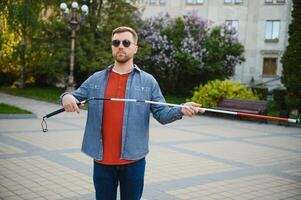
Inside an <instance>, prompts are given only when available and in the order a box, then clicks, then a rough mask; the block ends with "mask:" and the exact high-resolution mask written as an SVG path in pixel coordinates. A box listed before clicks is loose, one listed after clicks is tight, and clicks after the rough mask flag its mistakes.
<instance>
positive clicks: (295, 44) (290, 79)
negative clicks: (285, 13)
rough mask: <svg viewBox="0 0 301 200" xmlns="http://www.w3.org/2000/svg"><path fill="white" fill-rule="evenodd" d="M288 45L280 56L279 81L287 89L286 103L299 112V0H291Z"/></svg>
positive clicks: (300, 44) (300, 35)
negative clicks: (281, 69)
mask: <svg viewBox="0 0 301 200" xmlns="http://www.w3.org/2000/svg"><path fill="white" fill-rule="evenodd" d="M288 33H289V39H288V43H289V44H288V46H287V48H286V50H285V52H284V54H283V56H282V59H281V63H282V64H283V72H282V77H281V81H282V83H283V84H284V85H285V87H286V89H287V96H286V104H287V105H288V106H289V108H290V109H292V108H297V109H298V110H299V113H300V112H301V90H300V88H301V79H300V77H301V1H299V0H293V10H292V22H291V24H290V25H289V32H288Z"/></svg>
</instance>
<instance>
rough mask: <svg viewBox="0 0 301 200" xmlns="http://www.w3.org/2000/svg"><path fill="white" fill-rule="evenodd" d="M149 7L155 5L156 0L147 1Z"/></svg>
mask: <svg viewBox="0 0 301 200" xmlns="http://www.w3.org/2000/svg"><path fill="white" fill-rule="evenodd" d="M148 3H149V5H157V0H149V1H148Z"/></svg>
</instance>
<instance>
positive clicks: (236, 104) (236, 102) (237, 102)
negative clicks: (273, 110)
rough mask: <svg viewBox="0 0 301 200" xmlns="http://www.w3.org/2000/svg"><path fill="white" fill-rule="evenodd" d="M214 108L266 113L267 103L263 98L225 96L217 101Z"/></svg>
mask: <svg viewBox="0 0 301 200" xmlns="http://www.w3.org/2000/svg"><path fill="white" fill-rule="evenodd" d="M216 108H217V109H221V110H229V111H234V112H245V113H251V114H262V115H266V114H267V111H268V103H267V101H264V100H243V99H227V98H225V99H222V100H221V101H220V102H219V103H218V107H216Z"/></svg>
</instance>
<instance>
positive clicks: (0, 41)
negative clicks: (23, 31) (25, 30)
mask: <svg viewBox="0 0 301 200" xmlns="http://www.w3.org/2000/svg"><path fill="white" fill-rule="evenodd" d="M7 19H8V7H7V4H1V9H0V22H1V23H0V24H1V27H0V30H1V33H0V84H11V83H13V82H14V81H15V79H16V78H17V74H18V73H19V69H18V66H17V62H16V59H15V54H16V48H17V46H18V45H19V43H20V41H21V37H20V33H19V30H18V29H17V30H16V31H15V32H14V31H12V30H11V29H10V26H9V24H8V22H7Z"/></svg>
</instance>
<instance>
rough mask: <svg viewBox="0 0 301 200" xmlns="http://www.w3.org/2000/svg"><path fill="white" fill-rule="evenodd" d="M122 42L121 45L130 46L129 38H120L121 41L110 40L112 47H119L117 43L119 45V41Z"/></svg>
mask: <svg viewBox="0 0 301 200" xmlns="http://www.w3.org/2000/svg"><path fill="white" fill-rule="evenodd" d="M121 42H122V45H123V46H124V47H129V46H131V43H132V42H131V41H129V40H122V41H120V40H113V41H112V45H113V46H114V47H119V45H120V43H121Z"/></svg>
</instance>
